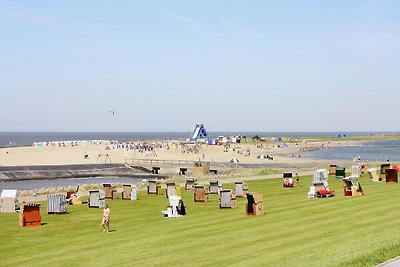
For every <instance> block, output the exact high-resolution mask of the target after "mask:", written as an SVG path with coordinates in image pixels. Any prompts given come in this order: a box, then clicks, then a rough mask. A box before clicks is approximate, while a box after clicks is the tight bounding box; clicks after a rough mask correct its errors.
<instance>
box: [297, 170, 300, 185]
mask: <svg viewBox="0 0 400 267" xmlns="http://www.w3.org/2000/svg"><path fill="white" fill-rule="evenodd" d="M299 182H300V177H299V175H298V174H297V172H296V187H297V188H298V187H299Z"/></svg>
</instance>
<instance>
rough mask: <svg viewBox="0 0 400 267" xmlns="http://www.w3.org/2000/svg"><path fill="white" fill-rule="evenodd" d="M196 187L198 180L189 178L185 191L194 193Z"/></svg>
mask: <svg viewBox="0 0 400 267" xmlns="http://www.w3.org/2000/svg"><path fill="white" fill-rule="evenodd" d="M195 185H196V180H195V179H194V178H187V179H186V183H185V190H186V191H189V190H190V191H193V189H194V186H195Z"/></svg>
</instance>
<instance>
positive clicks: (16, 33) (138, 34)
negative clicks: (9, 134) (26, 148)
mask: <svg viewBox="0 0 400 267" xmlns="http://www.w3.org/2000/svg"><path fill="white" fill-rule="evenodd" d="M399 14H400V1H396V0H391V1H389V0H388V1H385V0H382V1H356V0H352V1H348V0H345V1H319V0H318V1H295V0H293V1H228V0H227V1H99V0H96V1H78V0H76V1H71V0H68V1H12V0H10V1H0V40H1V41H0V51H1V52H0V87H1V88H0V92H1V93H0V96H1V105H0V125H1V126H0V131H187V130H191V129H193V127H194V124H195V123H196V122H203V123H205V125H206V128H207V129H208V130H209V131H239V130H240V131H373V130H375V131H398V130H399V116H398V114H399V112H398V109H399V108H400V103H399V101H400V15H399ZM110 110H113V111H114V112H115V115H114V116H113V115H112V113H110V112H109V111H110Z"/></svg>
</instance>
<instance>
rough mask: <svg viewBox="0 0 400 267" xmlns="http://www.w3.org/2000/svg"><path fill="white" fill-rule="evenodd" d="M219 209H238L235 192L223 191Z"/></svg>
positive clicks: (220, 196) (220, 195)
mask: <svg viewBox="0 0 400 267" xmlns="http://www.w3.org/2000/svg"><path fill="white" fill-rule="evenodd" d="M219 208H220V209H222V208H231V209H232V208H237V205H236V195H235V191H231V190H230V189H225V190H221V192H220V194H219Z"/></svg>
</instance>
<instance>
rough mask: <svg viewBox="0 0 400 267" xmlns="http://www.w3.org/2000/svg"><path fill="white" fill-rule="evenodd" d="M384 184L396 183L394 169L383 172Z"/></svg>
mask: <svg viewBox="0 0 400 267" xmlns="http://www.w3.org/2000/svg"><path fill="white" fill-rule="evenodd" d="M385 176H386V183H389V184H395V183H397V182H398V181H397V171H396V170H395V169H386V170H385Z"/></svg>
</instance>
